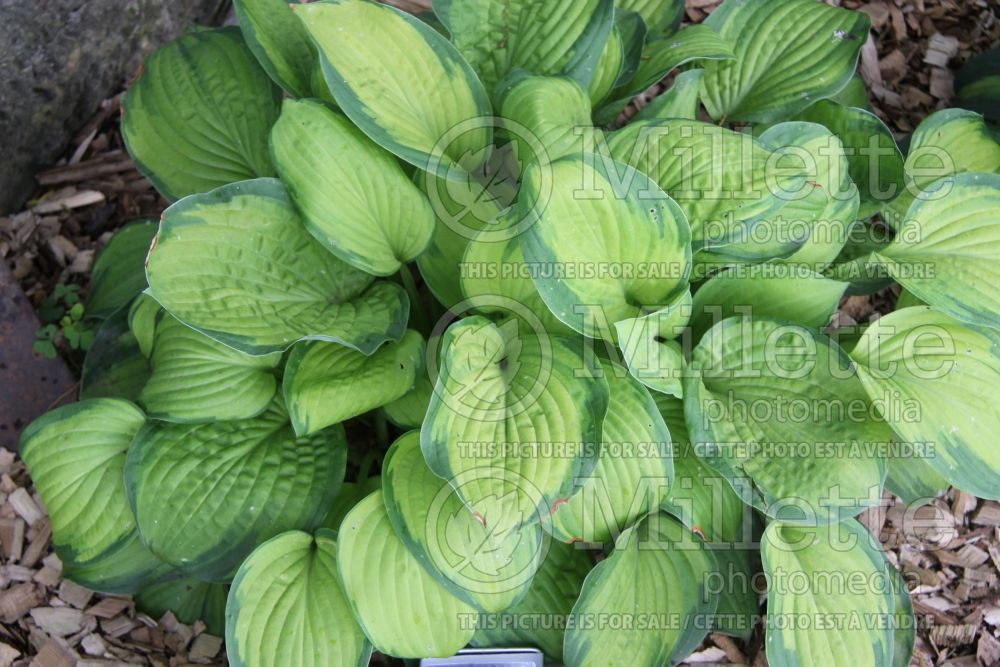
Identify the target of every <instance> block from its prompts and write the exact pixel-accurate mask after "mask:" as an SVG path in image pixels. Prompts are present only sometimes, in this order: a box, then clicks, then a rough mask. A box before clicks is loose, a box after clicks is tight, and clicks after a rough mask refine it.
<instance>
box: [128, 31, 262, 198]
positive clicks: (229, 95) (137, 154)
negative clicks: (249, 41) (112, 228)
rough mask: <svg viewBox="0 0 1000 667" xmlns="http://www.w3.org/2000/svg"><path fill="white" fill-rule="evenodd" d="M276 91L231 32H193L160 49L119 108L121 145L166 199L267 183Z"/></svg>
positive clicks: (150, 59)
mask: <svg viewBox="0 0 1000 667" xmlns="http://www.w3.org/2000/svg"><path fill="white" fill-rule="evenodd" d="M280 101H281V91H280V90H278V88H277V87H276V86H275V85H274V84H272V83H271V80H270V79H268V77H267V74H266V73H265V72H264V70H262V69H261V68H260V65H258V64H257V61H256V60H255V59H254V57H253V54H252V53H250V51H249V49H247V47H246V45H245V44H244V43H243V38H242V37H241V36H240V31H239V29H237V28H234V27H228V28H219V29H218V30H198V31H195V32H190V33H188V34H187V35H184V36H183V37H181V38H180V39H178V40H176V41H174V42H171V43H170V44H168V45H166V46H164V47H163V48H161V49H160V50H159V51H157V52H156V53H154V54H153V55H152V56H150V57H149V59H148V60H147V61H146V64H145V65H144V66H143V70H142V76H140V77H139V80H138V81H136V82H135V83H134V84H133V85H132V86H131V87H130V88H129V90H128V92H127V93H126V94H125V98H124V100H123V101H122V137H123V138H124V140H125V145H126V146H127V147H128V150H129V153H131V154H132V157H133V158H134V159H135V162H136V166H137V167H138V168H139V170H140V171H141V172H142V173H143V174H145V176H146V177H147V178H149V180H150V181H152V182H153V185H155V186H156V189H157V190H159V191H160V193H161V194H162V195H163V196H164V197H166V198H167V199H171V200H174V199H180V198H181V197H184V196H187V195H190V194H195V193H197V192H204V191H206V190H211V189H212V188H216V187H219V186H220V185H225V184H226V183H232V182H234V181H242V180H246V179H248V178H256V177H258V176H271V175H273V174H274V168H273V167H272V166H271V161H270V159H269V158H268V154H267V133H268V131H269V130H270V129H271V124H272V123H274V121H275V119H276V118H277V117H278V108H279V104H280Z"/></svg>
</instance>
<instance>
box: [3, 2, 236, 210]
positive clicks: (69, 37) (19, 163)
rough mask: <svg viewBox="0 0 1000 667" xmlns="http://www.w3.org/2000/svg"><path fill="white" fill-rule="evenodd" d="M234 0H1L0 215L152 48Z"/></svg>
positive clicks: (214, 18) (213, 19)
mask: <svg viewBox="0 0 1000 667" xmlns="http://www.w3.org/2000/svg"><path fill="white" fill-rule="evenodd" d="M226 5H228V0H169V1H167V0H46V2H24V1H23V0H0V147H2V148H3V151H2V152H3V156H4V159H3V160H2V161H0V214H2V213H4V212H7V211H12V210H15V209H16V208H17V207H19V206H20V205H21V204H22V203H23V202H24V200H25V199H26V198H27V197H28V196H29V195H30V194H31V191H32V189H33V188H34V178H33V175H34V173H35V172H36V171H38V170H40V169H42V168H44V167H47V166H50V165H51V164H52V163H53V162H54V161H55V159H56V158H57V157H58V156H59V155H60V154H61V153H62V152H63V151H64V150H65V148H66V146H67V145H68V143H69V142H70V140H71V139H72V138H73V135H74V133H75V132H77V131H78V130H79V129H80V127H81V126H82V124H83V123H84V122H85V121H86V120H87V118H88V117H89V116H90V115H91V114H93V112H94V109H96V108H97V106H98V105H99V104H100V102H101V100H103V99H104V98H106V97H108V96H109V94H110V93H112V92H114V91H115V90H117V89H120V88H121V86H122V85H123V84H124V83H125V82H126V81H127V80H128V79H129V78H131V77H132V76H133V75H134V74H135V72H136V71H137V69H138V67H139V65H140V63H141V62H142V61H143V59H144V58H145V56H146V55H148V54H149V52H150V51H152V50H153V49H155V48H156V47H157V46H160V45H161V44H163V43H164V42H166V41H168V40H170V39H172V38H174V37H176V36H177V35H179V34H181V33H182V32H183V31H184V30H185V29H186V28H187V27H188V26H190V25H191V24H193V23H201V24H214V23H218V20H219V19H220V18H221V17H222V15H223V13H224V9H225V6H226Z"/></svg>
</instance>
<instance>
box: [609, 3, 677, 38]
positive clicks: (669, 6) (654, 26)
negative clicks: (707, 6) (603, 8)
mask: <svg viewBox="0 0 1000 667" xmlns="http://www.w3.org/2000/svg"><path fill="white" fill-rule="evenodd" d="M615 9H618V10H626V11H630V12H635V13H637V14H638V15H639V16H641V17H642V20H643V21H644V22H645V23H646V27H647V28H648V30H649V32H650V33H651V34H655V33H659V32H664V31H666V32H672V31H674V30H676V29H677V26H679V25H680V24H681V20H682V19H683V18H684V2H683V0H618V1H617V2H616V3H615Z"/></svg>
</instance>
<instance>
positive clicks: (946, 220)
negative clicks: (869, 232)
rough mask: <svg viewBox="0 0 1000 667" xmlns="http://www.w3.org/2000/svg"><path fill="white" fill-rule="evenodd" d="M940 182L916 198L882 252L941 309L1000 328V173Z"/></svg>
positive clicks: (899, 276) (909, 284)
mask: <svg viewBox="0 0 1000 667" xmlns="http://www.w3.org/2000/svg"><path fill="white" fill-rule="evenodd" d="M939 187H942V188H943V189H942V190H940V191H939V192H937V193H936V194H933V195H930V197H929V198H926V199H925V198H919V199H917V200H916V201H915V202H914V203H913V206H911V207H910V210H909V211H908V212H907V214H906V220H905V221H904V222H903V224H902V226H900V227H899V230H898V233H897V234H896V237H895V238H894V239H893V241H892V243H890V244H889V245H888V246H887V247H885V248H883V249H882V250H880V251H879V253H878V257H879V259H880V260H881V261H882V263H883V264H884V265H885V267H886V269H887V270H888V272H889V273H890V274H891V275H892V277H893V278H894V279H895V280H896V281H897V282H899V283H902V285H903V286H904V287H905V288H906V289H907V290H908V291H910V292H913V294H915V295H916V296H917V297H918V298H919V299H921V300H923V301H924V302H926V303H928V304H930V305H931V306H932V307H934V308H935V309H937V310H940V311H942V312H944V313H947V314H948V315H951V316H952V317H954V318H956V319H959V320H962V321H963V322H968V323H970V324H977V325H982V326H988V327H992V328H994V329H997V328H1000V262H998V261H997V260H998V259H1000V174H962V175H959V176H954V177H949V178H948V179H946V180H945V181H941V182H940V186H939Z"/></svg>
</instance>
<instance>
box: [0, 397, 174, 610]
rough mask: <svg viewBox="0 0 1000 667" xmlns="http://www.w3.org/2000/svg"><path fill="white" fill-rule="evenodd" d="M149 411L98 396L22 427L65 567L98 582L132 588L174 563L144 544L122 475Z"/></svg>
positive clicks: (76, 577)
mask: <svg viewBox="0 0 1000 667" xmlns="http://www.w3.org/2000/svg"><path fill="white" fill-rule="evenodd" d="M145 419H146V417H145V415H143V414H142V411H141V410H140V409H139V408H137V407H136V406H135V405H133V404H132V403H129V402H128V401H123V400H119V399H113V398H95V399H91V400H86V401H80V402H79V403H73V404H72V405H67V406H64V407H61V408H57V409H55V410H52V411H51V412H47V413H46V414H44V415H42V416H41V417H39V418H38V419H36V420H35V421H33V422H32V423H31V424H30V425H29V426H28V428H26V429H25V430H24V433H22V434H21V449H20V453H21V458H23V459H24V462H25V463H26V464H27V466H28V470H29V471H30V472H31V478H32V480H34V482H35V488H36V489H37V490H38V493H39V495H40V496H41V497H42V501H43V502H44V503H45V506H46V508H47V509H48V512H49V517H50V518H51V520H52V542H53V545H54V546H55V550H56V554H58V556H59V560H61V561H62V563H63V568H64V569H63V573H64V575H65V576H66V577H68V578H69V579H72V580H73V581H75V582H77V583H79V584H81V585H83V586H87V587H88V588H92V589H94V590H99V591H106V592H115V593H122V592H124V593H134V592H135V591H137V590H138V589H139V588H141V587H143V586H144V585H146V584H148V583H151V582H153V581H155V580H156V579H158V578H159V577H160V576H162V575H164V574H167V573H168V572H169V571H170V570H171V568H170V567H169V566H166V565H165V564H164V563H162V562H160V561H159V560H158V559H156V558H155V557H154V556H153V555H152V554H151V553H149V551H148V550H146V548H145V547H143V546H142V544H140V542H139V539H138V533H137V532H136V523H135V517H133V516H132V510H131V509H130V508H129V503H128V498H127V497H126V496H125V485H124V484H123V483H122V469H123V467H124V465H125V455H126V452H127V451H128V449H129V443H131V442H132V437H133V436H134V435H135V433H136V432H137V431H138V430H139V429H140V428H141V427H142V425H143V423H144V422H145Z"/></svg>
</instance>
